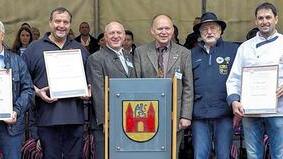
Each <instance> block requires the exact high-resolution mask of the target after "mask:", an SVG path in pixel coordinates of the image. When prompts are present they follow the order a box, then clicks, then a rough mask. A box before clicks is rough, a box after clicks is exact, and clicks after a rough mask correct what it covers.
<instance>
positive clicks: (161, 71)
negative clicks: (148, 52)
mask: <svg viewBox="0 0 283 159" xmlns="http://www.w3.org/2000/svg"><path fill="white" fill-rule="evenodd" d="M166 50H167V47H160V48H158V49H157V52H158V59H157V61H158V75H157V76H158V77H159V78H164V52H165V51H166Z"/></svg>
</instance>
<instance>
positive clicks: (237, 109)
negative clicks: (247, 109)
mask: <svg viewBox="0 0 283 159" xmlns="http://www.w3.org/2000/svg"><path fill="white" fill-rule="evenodd" d="M232 108H233V113H234V115H235V116H236V117H237V118H240V119H241V118H242V117H243V116H244V108H243V106H242V104H241V103H240V102H238V101H234V102H233V103H232Z"/></svg>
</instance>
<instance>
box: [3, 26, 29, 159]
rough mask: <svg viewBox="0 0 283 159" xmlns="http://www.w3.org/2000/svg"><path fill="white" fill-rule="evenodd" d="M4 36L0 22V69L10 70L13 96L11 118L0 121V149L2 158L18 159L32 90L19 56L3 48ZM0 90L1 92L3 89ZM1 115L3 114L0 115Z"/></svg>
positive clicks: (24, 66) (27, 73) (27, 74)
mask: <svg viewBox="0 0 283 159" xmlns="http://www.w3.org/2000/svg"><path fill="white" fill-rule="evenodd" d="M4 36H5V28H4V25H3V23H2V22H1V21H0V69H11V71H12V88H11V89H12V96H13V97H12V98H13V113H12V116H11V118H10V119H5V120H3V121H0V149H1V150H2V153H3V158H5V159H20V158H21V147H22V143H23V142H24V131H25V120H24V119H25V113H26V112H27V111H28V109H29V107H30V105H31V103H32V99H33V96H34V89H33V84H32V80H31V77H30V74H29V72H28V69H27V66H26V64H25V62H24V61H23V60H22V59H21V58H20V56H18V55H16V54H15V53H13V52H11V51H9V50H7V49H6V48H4V46H3V41H4ZM0 89H1V91H3V88H0ZM4 91H5V90H4ZM1 98H2V97H1ZM1 104H2V102H1ZM2 106H3V105H1V107H2ZM1 115H4V114H3V113H1Z"/></svg>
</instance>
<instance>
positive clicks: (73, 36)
mask: <svg viewBox="0 0 283 159" xmlns="http://www.w3.org/2000/svg"><path fill="white" fill-rule="evenodd" d="M68 36H69V38H72V39H75V38H76V36H75V33H74V31H73V29H70V31H69V34H68Z"/></svg>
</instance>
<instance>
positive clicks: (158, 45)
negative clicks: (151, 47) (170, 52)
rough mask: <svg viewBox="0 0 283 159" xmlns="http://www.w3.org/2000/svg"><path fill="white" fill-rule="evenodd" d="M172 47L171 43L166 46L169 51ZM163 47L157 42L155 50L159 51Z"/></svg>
mask: <svg viewBox="0 0 283 159" xmlns="http://www.w3.org/2000/svg"><path fill="white" fill-rule="evenodd" d="M170 46H171V41H170V42H169V43H168V44H167V45H166V46H165V47H167V49H169V48H170ZM160 47H162V46H161V45H160V44H159V43H157V42H155V49H156V50H157V49H158V48H160Z"/></svg>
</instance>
